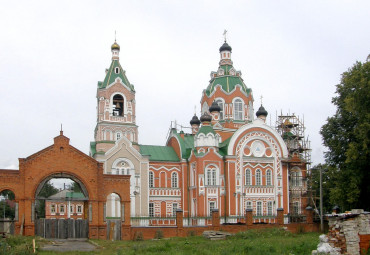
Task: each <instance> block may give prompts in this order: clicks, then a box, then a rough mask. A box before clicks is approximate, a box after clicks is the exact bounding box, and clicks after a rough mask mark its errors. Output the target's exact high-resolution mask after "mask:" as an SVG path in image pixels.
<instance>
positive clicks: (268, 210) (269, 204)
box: [267, 201, 272, 216]
mask: <svg viewBox="0 0 370 255" xmlns="http://www.w3.org/2000/svg"><path fill="white" fill-rule="evenodd" d="M267 215H269V216H271V215H272V201H269V202H267Z"/></svg>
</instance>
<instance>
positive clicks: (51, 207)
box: [50, 204, 55, 214]
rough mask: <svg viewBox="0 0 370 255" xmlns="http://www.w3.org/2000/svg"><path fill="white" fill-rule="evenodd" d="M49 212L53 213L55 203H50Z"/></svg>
mask: <svg viewBox="0 0 370 255" xmlns="http://www.w3.org/2000/svg"><path fill="white" fill-rule="evenodd" d="M50 213H51V214H54V213H55V204H52V205H51V206H50Z"/></svg>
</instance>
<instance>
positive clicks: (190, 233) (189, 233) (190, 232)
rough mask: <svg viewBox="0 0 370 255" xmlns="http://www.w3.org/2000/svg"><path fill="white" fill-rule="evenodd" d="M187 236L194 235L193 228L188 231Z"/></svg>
mask: <svg viewBox="0 0 370 255" xmlns="http://www.w3.org/2000/svg"><path fill="white" fill-rule="evenodd" d="M188 236H196V233H195V231H194V230H190V231H188Z"/></svg>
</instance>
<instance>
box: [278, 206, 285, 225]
mask: <svg viewBox="0 0 370 255" xmlns="http://www.w3.org/2000/svg"><path fill="white" fill-rule="evenodd" d="M277 224H278V225H284V209H283V208H278V209H277Z"/></svg>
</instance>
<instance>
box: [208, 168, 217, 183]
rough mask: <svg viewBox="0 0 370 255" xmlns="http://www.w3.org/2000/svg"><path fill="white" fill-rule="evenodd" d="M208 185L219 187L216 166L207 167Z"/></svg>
mask: <svg viewBox="0 0 370 255" xmlns="http://www.w3.org/2000/svg"><path fill="white" fill-rule="evenodd" d="M206 174H207V185H209V186H214V185H217V168H216V167H215V166H212V165H211V166H207V168H206Z"/></svg>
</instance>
